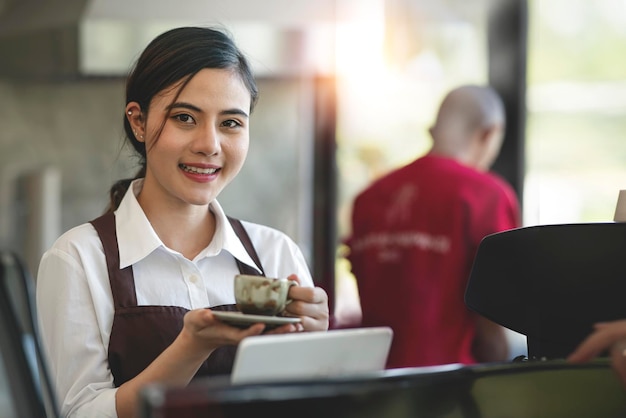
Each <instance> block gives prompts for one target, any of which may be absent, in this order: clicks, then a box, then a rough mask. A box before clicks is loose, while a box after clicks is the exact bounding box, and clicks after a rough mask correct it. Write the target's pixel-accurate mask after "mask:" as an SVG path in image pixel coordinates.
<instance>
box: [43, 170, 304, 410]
mask: <svg viewBox="0 0 626 418" xmlns="http://www.w3.org/2000/svg"><path fill="white" fill-rule="evenodd" d="M141 186H142V182H141V180H136V181H134V182H133V183H132V185H131V188H130V189H129V192H127V193H126V195H125V196H124V199H123V200H122V202H121V204H120V206H119V208H118V209H117V211H116V213H115V215H116V232H117V239H118V246H119V251H120V268H124V267H126V266H129V265H132V268H133V275H134V277H135V289H136V294H137V304H138V305H166V306H181V307H184V308H187V309H197V308H206V307H213V306H218V305H224V304H234V303H235V297H234V293H233V278H234V276H235V274H237V273H238V272H239V270H238V268H237V264H236V262H235V258H237V259H238V260H240V261H241V262H243V263H245V264H248V265H250V266H252V267H255V268H256V266H255V264H254V262H253V261H252V259H251V258H250V256H249V255H248V253H247V251H246V250H245V248H244V247H243V244H242V243H241V241H240V240H239V238H238V237H237V235H236V234H235V232H234V230H233V229H232V227H231V225H230V223H229V222H228V220H227V218H226V215H225V214H224V211H223V210H222V208H221V206H220V205H219V203H218V202H217V201H213V202H212V203H211V204H210V206H209V208H210V210H211V212H213V214H214V215H215V218H216V229H215V234H214V237H213V240H212V241H211V243H210V244H209V246H208V247H206V248H205V249H204V250H203V251H201V252H200V254H198V256H196V258H195V259H194V260H188V259H186V258H185V257H183V256H182V255H181V254H180V253H178V252H176V251H173V250H171V249H169V248H167V247H165V245H164V244H163V243H162V242H161V240H160V239H159V237H158V236H157V234H156V232H155V231H154V229H153V228H152V226H151V225H150V222H149V221H148V219H147V218H146V216H145V214H144V212H143V210H142V209H141V207H140V206H139V203H138V202H137V198H136V195H137V194H138V193H139V191H140V190H141ZM131 190H132V191H133V192H132V193H131ZM242 223H243V225H244V227H245V229H246V231H247V233H248V235H249V236H250V240H251V241H252V243H253V245H254V248H255V249H256V251H257V253H258V256H259V259H260V260H261V264H262V266H263V269H264V270H265V274H266V275H267V276H268V277H287V276H288V275H289V274H292V273H295V274H297V275H298V277H299V278H300V281H301V284H302V285H303V286H313V280H312V278H311V274H310V272H309V269H308V266H307V263H306V260H305V258H304V256H303V254H302V252H301V251H300V249H299V248H298V246H297V245H296V244H295V243H294V242H293V240H291V239H290V238H289V237H288V236H286V235H285V234H283V233H282V232H280V231H278V230H276V229H273V228H270V227H267V226H263V225H258V224H253V223H249V222H242ZM37 313H38V318H39V327H40V332H41V336H42V339H43V343H44V347H45V348H46V352H47V356H48V363H49V365H50V369H51V373H52V378H53V384H54V386H55V388H56V390H57V394H58V398H59V406H60V408H61V414H62V416H64V417H65V416H67V417H89V418H96V417H116V416H117V415H116V412H115V391H116V389H115V388H114V386H113V376H112V374H111V371H110V370H109V365H108V360H107V355H108V346H109V337H110V333H111V326H112V324H113V313H114V308H113V300H112V296H111V286H110V283H109V276H108V272H107V266H106V260H105V257H104V252H103V250H102V242H101V241H100V238H99V237H98V234H97V233H96V231H95V229H94V228H93V226H92V225H91V224H90V223H86V224H83V225H80V226H77V227H75V228H73V229H71V230H69V231H67V232H66V233H65V234H63V235H62V236H61V237H60V238H59V239H58V240H57V241H56V242H55V243H54V245H53V246H52V248H50V249H49V250H48V251H47V252H46V253H45V254H44V255H43V257H42V259H41V262H40V266H39V272H38V275H37Z"/></svg>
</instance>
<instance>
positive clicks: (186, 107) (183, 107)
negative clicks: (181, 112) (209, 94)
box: [167, 102, 248, 118]
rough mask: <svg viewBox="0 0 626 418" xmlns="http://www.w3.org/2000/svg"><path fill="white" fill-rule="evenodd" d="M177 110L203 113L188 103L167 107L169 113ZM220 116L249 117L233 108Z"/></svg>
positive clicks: (225, 110)
mask: <svg viewBox="0 0 626 418" xmlns="http://www.w3.org/2000/svg"><path fill="white" fill-rule="evenodd" d="M176 108H182V109H189V110H193V111H195V112H202V111H203V110H202V109H200V108H199V107H198V106H195V105H192V104H191V103H187V102H176V103H172V104H171V105H169V106H168V107H167V110H168V111H171V110H172V109H176ZM220 115H240V116H243V117H246V118H247V117H248V114H247V113H246V112H244V111H243V110H241V109H238V108H232V109H224V110H222V111H221V112H220Z"/></svg>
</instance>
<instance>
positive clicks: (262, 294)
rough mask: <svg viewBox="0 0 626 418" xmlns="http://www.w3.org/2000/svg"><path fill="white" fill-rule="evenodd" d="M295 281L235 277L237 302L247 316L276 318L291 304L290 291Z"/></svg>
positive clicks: (248, 276) (241, 275)
mask: <svg viewBox="0 0 626 418" xmlns="http://www.w3.org/2000/svg"><path fill="white" fill-rule="evenodd" d="M297 284H298V282H296V281H295V280H288V279H277V278H271V277H264V276H252V275H248V274H238V275H236V276H235V302H236V304H237V309H239V310H240V311H241V312H243V313H245V314H250V315H266V316H275V315H278V314H280V313H281V312H283V311H284V310H285V307H286V306H287V305H288V304H289V303H290V302H291V300H290V299H289V289H290V288H291V286H295V285H297Z"/></svg>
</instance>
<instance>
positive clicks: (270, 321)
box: [211, 311, 301, 328]
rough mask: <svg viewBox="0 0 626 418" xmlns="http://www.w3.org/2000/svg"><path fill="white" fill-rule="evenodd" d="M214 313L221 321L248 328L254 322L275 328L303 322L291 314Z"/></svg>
mask: <svg viewBox="0 0 626 418" xmlns="http://www.w3.org/2000/svg"><path fill="white" fill-rule="evenodd" d="M211 312H213V315H214V316H215V317H216V318H218V319H219V320H220V321H223V322H226V323H228V324H230V325H234V326H237V327H243V328H247V327H249V326H250V325H252V324H258V323H260V322H262V323H264V324H266V325H268V328H270V327H271V328H274V327H277V326H279V325H285V324H296V323H298V322H301V319H300V318H292V317H289V316H266V315H249V314H244V313H241V312H229V311H211Z"/></svg>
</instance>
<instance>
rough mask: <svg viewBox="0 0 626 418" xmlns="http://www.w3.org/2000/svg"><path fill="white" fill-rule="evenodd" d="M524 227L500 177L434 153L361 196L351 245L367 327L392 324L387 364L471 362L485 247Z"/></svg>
mask: <svg viewBox="0 0 626 418" xmlns="http://www.w3.org/2000/svg"><path fill="white" fill-rule="evenodd" d="M519 225H520V213H519V203H518V200H517V197H516V195H515V193H514V191H513V189H512V188H511V186H510V185H508V184H507V183H506V182H505V181H504V180H503V179H501V178H499V177H497V176H495V175H494V174H490V173H483V172H479V171H477V170H474V169H472V168H469V167H466V166H464V165H461V164H459V163H458V162H456V161H455V160H452V159H448V158H442V157H437V156H432V155H427V156H425V157H422V158H419V159H418V160H416V161H414V162H413V163H411V164H409V165H407V166H405V167H403V168H400V169H398V170H396V171H394V172H392V173H390V174H388V175H387V176H385V177H383V178H381V179H379V180H378V181H376V182H375V183H373V184H372V185H371V186H370V187H368V188H367V189H366V190H365V191H363V192H362V193H361V194H359V195H358V196H357V198H356V199H355V201H354V207H353V214H352V236H351V237H350V239H348V240H347V241H346V243H347V244H348V246H349V247H350V254H349V256H348V260H349V261H350V262H351V266H352V267H351V268H352V272H353V273H354V275H355V277H356V280H357V284H358V289H359V297H360V300H361V308H362V312H363V322H362V325H363V326H382V325H387V326H390V327H391V328H392V329H393V331H394V339H393V343H392V347H391V351H390V354H389V360H388V364H387V367H389V368H396V367H416V366H429V365H439V364H449V363H463V364H472V363H475V360H474V358H473V356H472V353H471V345H472V339H473V337H474V332H475V326H474V320H473V316H474V313H472V312H471V311H469V310H468V309H467V308H466V306H465V303H464V293H465V288H466V284H467V279H468V277H469V273H470V270H471V267H472V263H473V260H474V256H475V254H476V250H477V248H478V245H479V244H480V241H481V240H482V238H483V237H485V236H486V235H488V234H491V233H495V232H500V231H503V230H507V229H512V228H516V227H518V226H519Z"/></svg>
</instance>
